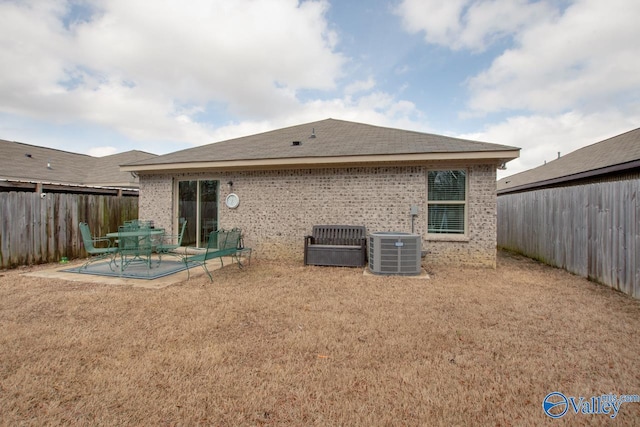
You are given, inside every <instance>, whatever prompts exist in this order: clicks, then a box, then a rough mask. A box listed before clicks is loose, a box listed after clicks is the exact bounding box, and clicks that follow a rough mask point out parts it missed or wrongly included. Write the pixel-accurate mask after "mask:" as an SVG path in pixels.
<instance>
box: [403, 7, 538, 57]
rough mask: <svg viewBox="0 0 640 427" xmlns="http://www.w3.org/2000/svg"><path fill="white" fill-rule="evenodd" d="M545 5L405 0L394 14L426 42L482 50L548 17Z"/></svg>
mask: <svg viewBox="0 0 640 427" xmlns="http://www.w3.org/2000/svg"><path fill="white" fill-rule="evenodd" d="M550 12H551V8H550V7H549V6H548V5H547V3H546V2H544V1H540V2H535V3H529V2H528V1H526V0H483V1H473V0H449V1H442V0H404V1H403V2H402V3H401V4H400V5H399V6H398V8H397V10H396V13H397V14H398V15H400V16H401V18H402V20H403V23H404V26H405V28H406V29H407V30H408V31H409V32H412V33H424V38H425V41H426V42H427V43H431V44H438V45H442V46H446V47H448V48H450V49H454V50H459V49H470V50H474V51H482V50H484V49H486V48H487V47H488V46H489V45H490V44H491V43H493V42H494V41H496V40H499V39H501V38H504V37H508V36H511V35H513V34H514V33H516V32H518V31H519V30H520V29H521V28H523V27H525V26H528V25H531V23H532V22H537V21H538V20H540V19H542V18H545V17H548V16H549V14H550Z"/></svg>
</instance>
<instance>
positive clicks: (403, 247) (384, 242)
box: [369, 232, 422, 276]
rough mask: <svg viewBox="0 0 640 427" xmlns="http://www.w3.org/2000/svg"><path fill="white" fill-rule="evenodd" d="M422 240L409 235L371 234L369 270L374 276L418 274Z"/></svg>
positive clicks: (418, 236) (416, 235) (415, 235)
mask: <svg viewBox="0 0 640 427" xmlns="http://www.w3.org/2000/svg"><path fill="white" fill-rule="evenodd" d="M421 253H422V238H421V237H420V235H419V234H411V233H393V232H392V233H383V232H378V233H371V235H370V236H369V270H371V272H372V273H374V274H389V275H391V274H398V275H404V276H417V275H419V274H420V258H421Z"/></svg>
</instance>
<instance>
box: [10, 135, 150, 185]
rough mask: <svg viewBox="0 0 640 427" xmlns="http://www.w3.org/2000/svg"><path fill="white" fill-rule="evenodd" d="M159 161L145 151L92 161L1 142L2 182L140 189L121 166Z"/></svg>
mask: <svg viewBox="0 0 640 427" xmlns="http://www.w3.org/2000/svg"><path fill="white" fill-rule="evenodd" d="M152 157H156V155H155V154H150V153H145V152H143V151H136V150H133V151H128V152H126V153H120V154H114V155H112V156H105V157H92V156H88V155H85V154H77V153H71V152H68V151H62V150H56V149H53V148H47V147H38V146H35V145H29V144H24V143H21V142H14V141H5V140H0V179H5V180H14V181H29V182H47V183H56V184H72V185H91V186H108V187H109V186H111V187H137V186H138V182H137V180H134V179H133V177H132V176H131V174H130V173H129V172H122V171H120V165H121V164H124V163H129V162H132V161H139V160H143V159H148V158H152Z"/></svg>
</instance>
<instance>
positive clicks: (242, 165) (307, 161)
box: [120, 149, 520, 172]
mask: <svg viewBox="0 0 640 427" xmlns="http://www.w3.org/2000/svg"><path fill="white" fill-rule="evenodd" d="M519 155H520V150H519V149H515V150H501V151H475V152H454V153H420V154H396V155H373V156H372V155H364V156H327V157H291V158H277V159H244V160H224V161H207V162H182V163H164V164H162V163H161V164H150V165H122V166H120V170H121V171H123V172H160V171H162V172H167V171H186V170H191V171H194V170H249V169H251V170H255V169H298V168H317V167H331V166H350V165H363V164H364V165H377V164H396V163H406V162H430V161H474V162H478V161H486V162H488V163H495V164H496V165H500V164H502V163H505V162H508V161H510V160H513V159H516V158H518V156H519Z"/></svg>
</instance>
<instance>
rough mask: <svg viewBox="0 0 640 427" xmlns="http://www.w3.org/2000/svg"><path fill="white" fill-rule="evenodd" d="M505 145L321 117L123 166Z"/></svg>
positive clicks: (469, 149) (445, 150)
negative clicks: (316, 119)
mask: <svg viewBox="0 0 640 427" xmlns="http://www.w3.org/2000/svg"><path fill="white" fill-rule="evenodd" d="M312 134H313V135H315V137H313V136H312ZM294 141H298V142H299V145H293V143H294ZM504 150H508V151H513V150H519V148H515V147H510V146H506V145H497V144H490V143H486V142H478V141H470V140H465V139H459V138H452V137H447V136H441V135H433V134H428V133H421V132H414V131H408V130H401V129H392V128H385V127H380V126H373V125H368V124H362V123H354V122H348V121H343V120H335V119H326V120H321V121H317V122H312V123H306V124H302V125H297V126H291V127H287V128H283V129H277V130H273V131H270V132H264V133H260V134H256V135H250V136H245V137H241V138H235V139H230V140H226V141H221V142H216V143H212V144H208V145H204V146H200V147H195V148H190V149H186V150H182V151H177V152H174V153H170V154H166V155H162V156H158V157H156V158H152V159H147V160H143V161H139V162H135V163H132V164H129V165H127V167H131V166H139V165H170V164H184V163H192V162H198V163H202V162H225V161H237V160H265V159H291V158H321V157H348V156H367V155H371V156H375V155H395V154H423V153H472V152H473V153H477V152H487V153H488V152H496V151H504ZM516 157H517V155H516ZM512 158H513V157H512Z"/></svg>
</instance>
